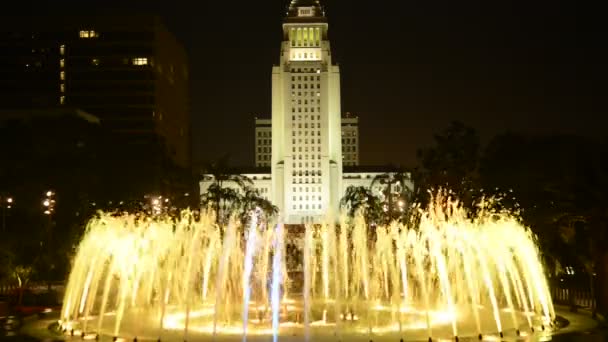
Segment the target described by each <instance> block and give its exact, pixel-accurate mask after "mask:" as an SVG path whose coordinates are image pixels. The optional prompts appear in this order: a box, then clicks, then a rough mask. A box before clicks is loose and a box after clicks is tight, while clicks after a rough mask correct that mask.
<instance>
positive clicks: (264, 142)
mask: <svg viewBox="0 0 608 342" xmlns="http://www.w3.org/2000/svg"><path fill="white" fill-rule="evenodd" d="M271 143H272V140H271V139H258V145H270V144H271Z"/></svg>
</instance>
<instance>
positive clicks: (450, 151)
mask: <svg viewBox="0 0 608 342" xmlns="http://www.w3.org/2000/svg"><path fill="white" fill-rule="evenodd" d="M434 140H435V143H434V145H433V146H431V147H429V148H426V149H420V150H418V160H419V162H420V167H419V168H418V169H417V170H416V171H415V172H414V184H415V186H416V190H415V198H416V200H417V201H419V202H421V203H426V202H427V201H428V196H427V192H428V190H430V189H439V188H444V189H449V190H451V191H452V192H453V193H454V194H455V195H456V196H457V197H458V198H459V199H460V200H461V201H462V202H463V204H464V205H465V206H468V207H469V208H472V207H473V204H474V202H475V197H476V194H477V190H478V185H477V182H478V179H477V169H478V164H479V153H480V140H479V136H478V134H477V132H476V131H475V130H474V129H473V128H471V127H467V126H465V125H464V124H463V123H461V122H457V121H455V122H452V123H451V124H450V126H449V127H448V128H447V129H445V130H444V131H443V132H441V133H440V134H437V135H435V137H434Z"/></svg>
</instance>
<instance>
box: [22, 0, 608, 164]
mask: <svg viewBox="0 0 608 342" xmlns="http://www.w3.org/2000/svg"><path fill="white" fill-rule="evenodd" d="M287 2H288V0H259V1H252V0H248V1H242V0H234V1H226V0H218V1H197V2H194V1H188V2H183V1H182V2H180V1H131V0H123V1H112V0H106V1H92V2H84V1H53V2H47V1H44V2H42V1H41V2H40V5H39V6H33V4H32V3H31V2H28V3H27V4H24V5H23V6H27V10H28V11H30V10H31V9H32V8H36V11H40V12H42V11H49V10H51V12H53V11H57V12H63V13H66V12H68V13H76V11H84V12H91V11H95V12H97V13H102V12H106V13H119V12H128V11H135V12H152V13H154V12H156V13H160V14H161V15H162V16H163V17H164V18H165V20H166V23H167V25H168V26H169V29H170V30H171V31H172V32H173V33H174V34H175V35H176V36H177V38H178V40H179V41H181V42H182V43H183V45H184V46H185V47H186V50H187V51H188V53H189V56H190V69H191V78H192V85H191V102H192V103H191V107H192V130H193V153H194V161H195V162H199V163H200V162H202V161H205V160H210V159H213V158H217V157H219V156H221V155H224V154H229V155H231V156H232V159H233V163H234V164H237V165H253V133H254V117H256V116H258V117H270V103H271V98H270V76H271V74H270V73H271V67H272V65H273V64H275V63H278V59H279V47H280V40H281V23H282V19H283V15H284V14H285V11H284V9H285V6H286V5H287ZM45 3H46V4H45ZM322 3H323V4H324V5H326V9H327V15H328V17H329V24H330V38H331V42H332V46H333V51H334V59H335V61H336V62H337V63H339V64H340V66H341V73H342V109H343V112H346V111H349V112H351V113H353V114H355V115H358V116H359V118H360V133H361V143H360V145H361V163H362V164H364V165H379V164H387V163H391V162H392V163H396V164H402V165H404V166H408V167H409V166H413V165H414V164H415V162H416V150H417V149H418V148H421V147H424V146H427V145H428V144H430V143H431V142H432V136H433V134H435V133H437V132H439V131H441V130H442V129H444V128H445V127H447V125H448V124H449V122H450V121H452V120H460V121H463V122H464V123H465V124H468V125H471V126H473V127H475V128H476V129H478V131H479V132H480V134H481V136H482V138H483V139H484V141H487V140H488V139H490V138H491V137H492V136H494V135H495V134H498V133H501V132H504V131H506V130H515V131H521V132H524V133H530V134H552V133H574V134H582V135H587V136H592V137H600V138H605V137H606V135H607V133H606V127H607V119H606V113H607V112H606V104H605V103H604V102H605V101H600V98H601V97H605V94H606V93H605V92H604V91H603V90H601V89H604V88H605V86H604V85H603V84H602V83H603V82H600V78H601V77H600V75H601V74H602V73H600V72H599V70H600V69H602V68H600V66H602V65H604V64H605V61H606V59H603V58H602V57H600V56H602V53H603V51H604V49H605V45H606V32H605V31H606V29H605V28H604V27H603V26H604V25H603V24H602V22H603V19H602V18H601V17H600V18H598V20H593V19H591V16H587V15H585V16H583V13H582V12H583V11H584V12H592V11H593V10H592V9H589V8H585V9H582V8H580V7H581V6H582V3H583V2H578V8H577V3H575V2H574V1H454V0H452V1H448V0H445V1H346V0H325V1H322ZM598 17H599V16H598ZM602 80H603V78H602ZM600 84H602V86H601V87H599V85H600ZM600 94H601V96H600Z"/></svg>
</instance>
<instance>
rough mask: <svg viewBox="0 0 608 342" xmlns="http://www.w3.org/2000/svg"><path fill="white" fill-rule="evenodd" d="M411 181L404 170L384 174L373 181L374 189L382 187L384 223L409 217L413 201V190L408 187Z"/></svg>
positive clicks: (372, 186)
mask: <svg viewBox="0 0 608 342" xmlns="http://www.w3.org/2000/svg"><path fill="white" fill-rule="evenodd" d="M410 181H411V179H410V175H409V174H408V173H407V172H405V171H403V170H397V171H395V172H388V173H384V174H381V175H378V176H376V177H374V179H373V180H372V184H371V188H372V189H373V188H374V187H375V186H377V185H380V186H381V187H382V194H383V195H384V202H383V203H381V208H382V211H383V212H384V219H383V221H384V223H390V222H391V221H393V220H398V219H402V218H403V217H404V216H407V213H408V212H409V208H410V206H411V205H412V200H413V189H410V188H409V187H408V186H407V185H408V184H409V183H410Z"/></svg>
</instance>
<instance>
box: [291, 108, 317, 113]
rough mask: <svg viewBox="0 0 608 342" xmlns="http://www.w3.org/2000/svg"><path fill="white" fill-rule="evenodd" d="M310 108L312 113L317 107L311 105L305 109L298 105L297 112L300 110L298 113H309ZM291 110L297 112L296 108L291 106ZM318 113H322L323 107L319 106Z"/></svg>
mask: <svg viewBox="0 0 608 342" xmlns="http://www.w3.org/2000/svg"><path fill="white" fill-rule="evenodd" d="M309 109H310V112H311V113H314V112H315V107H310V108H308V107H305V108H304V110H302V108H301V107H298V108H297V112H298V113H308V110H309ZM291 112H292V113H295V112H296V108H294V107H292V108H291ZM317 113H321V107H317Z"/></svg>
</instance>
